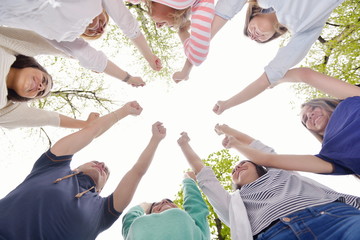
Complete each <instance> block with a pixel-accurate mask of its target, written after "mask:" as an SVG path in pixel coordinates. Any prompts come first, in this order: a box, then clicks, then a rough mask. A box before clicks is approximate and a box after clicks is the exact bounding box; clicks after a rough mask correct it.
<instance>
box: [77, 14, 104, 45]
mask: <svg viewBox="0 0 360 240" xmlns="http://www.w3.org/2000/svg"><path fill="white" fill-rule="evenodd" d="M102 13H104V14H105V16H106V26H107V25H108V23H109V14H108V13H107V12H106V11H105V10H103V11H102ZM96 17H97V16H96ZM85 31H86V30H85ZM103 34H104V32H103V33H101V34H96V35H93V36H88V35H86V34H85V32H84V33H83V34H81V35H80V37H82V38H83V39H86V40H96V39H99V38H100V37H101V36H102V35H103Z"/></svg>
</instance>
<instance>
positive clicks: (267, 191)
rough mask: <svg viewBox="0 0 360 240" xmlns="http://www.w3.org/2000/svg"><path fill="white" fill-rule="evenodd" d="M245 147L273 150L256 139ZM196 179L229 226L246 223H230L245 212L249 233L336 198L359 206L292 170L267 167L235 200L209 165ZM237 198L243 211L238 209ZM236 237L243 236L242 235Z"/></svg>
mask: <svg viewBox="0 0 360 240" xmlns="http://www.w3.org/2000/svg"><path fill="white" fill-rule="evenodd" d="M249 146H250V147H252V148H255V149H258V150H260V151H263V152H268V153H274V150H273V149H272V148H270V147H268V146H266V145H264V144H263V143H261V142H260V141H257V140H255V141H253V142H252V143H251V144H250V145H249ZM197 180H198V183H199V187H200V188H201V189H202V190H203V192H204V193H205V194H206V196H207V197H208V199H209V201H210V203H211V204H212V205H213V207H214V209H215V211H216V212H217V214H218V215H219V216H220V217H221V220H222V221H225V222H226V223H230V226H231V228H236V229H239V227H243V228H244V227H246V224H242V225H239V226H237V225H236V224H239V223H233V222H231V219H230V217H231V216H230V215H233V216H236V218H237V219H235V220H241V221H240V222H242V223H243V221H244V218H246V215H247V217H248V218H249V222H250V227H251V231H252V234H253V235H256V234H258V233H260V232H261V231H262V230H263V229H265V228H266V227H267V226H269V225H270V224H271V223H272V222H273V221H276V220H278V219H279V218H281V217H284V216H286V215H288V214H291V213H294V212H296V211H299V210H303V209H305V208H308V207H313V206H318V205H322V204H326V203H331V202H334V201H340V202H344V203H346V204H349V205H351V206H353V207H355V208H360V198H359V197H356V196H352V195H347V194H342V193H338V192H336V191H334V190H332V189H330V188H328V187H326V186H324V185H322V184H320V183H318V182H316V181H314V180H312V179H310V178H307V177H304V176H301V175H300V174H298V173H297V172H293V171H286V170H280V169H275V168H270V169H269V171H268V173H266V174H265V175H263V176H262V177H260V178H258V179H256V180H255V181H254V182H251V183H249V184H246V185H244V186H243V187H242V188H241V189H240V190H239V194H240V196H241V198H240V199H238V200H237V202H233V201H231V199H232V197H231V196H232V195H231V194H230V193H229V192H228V191H226V190H225V189H224V188H223V187H221V186H220V183H219V181H218V180H217V178H216V176H215V174H214V172H213V171H212V169H211V168H210V167H204V168H203V169H202V170H201V171H200V172H199V173H198V174H197ZM236 193H237V192H235V194H236ZM241 199H242V201H243V203H244V205H245V209H246V210H242V208H241V205H242V202H241ZM235 205H237V206H235ZM234 209H235V211H236V210H237V211H239V212H235V213H232V212H231V213H229V210H230V211H231V210H232V211H234ZM245 212H247V214H246V213H245ZM244 215H245V216H244ZM229 216H230V217H229ZM229 219H230V221H229ZM243 232H247V229H243ZM237 239H247V238H245V236H243V237H242V238H237Z"/></svg>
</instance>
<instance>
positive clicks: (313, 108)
mask: <svg viewBox="0 0 360 240" xmlns="http://www.w3.org/2000/svg"><path fill="white" fill-rule="evenodd" d="M340 101H341V100H339V99H332V98H315V99H312V100H310V101H308V102H306V103H303V104H302V105H301V113H300V117H301V123H302V124H303V125H304V126H305V127H306V128H307V129H308V130H309V131H310V132H311V133H312V134H313V135H314V136H315V137H316V138H317V139H318V140H319V141H320V142H322V140H323V136H324V132H325V128H326V126H327V124H328V122H329V119H330V117H331V115H332V113H333V112H334V110H335V108H336V107H337V105H338V104H339V103H340Z"/></svg>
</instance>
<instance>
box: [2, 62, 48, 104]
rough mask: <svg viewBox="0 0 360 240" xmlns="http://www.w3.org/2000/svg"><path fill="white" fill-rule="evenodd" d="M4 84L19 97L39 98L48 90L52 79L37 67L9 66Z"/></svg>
mask: <svg viewBox="0 0 360 240" xmlns="http://www.w3.org/2000/svg"><path fill="white" fill-rule="evenodd" d="M6 84H7V87H8V88H10V89H13V90H14V91H15V92H16V93H17V94H18V95H19V96H21V97H24V98H40V97H42V96H46V95H47V94H48V93H49V92H50V90H51V87H52V79H51V77H50V76H49V74H47V73H45V72H43V71H41V70H39V69H37V68H32V67H26V68H21V69H18V68H11V69H10V72H9V75H8V79H7V81H6Z"/></svg>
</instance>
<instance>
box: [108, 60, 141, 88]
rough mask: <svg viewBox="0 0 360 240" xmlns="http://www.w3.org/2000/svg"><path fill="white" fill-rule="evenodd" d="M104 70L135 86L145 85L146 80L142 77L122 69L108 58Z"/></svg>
mask: <svg viewBox="0 0 360 240" xmlns="http://www.w3.org/2000/svg"><path fill="white" fill-rule="evenodd" d="M104 72H105V73H106V74H108V75H110V76H112V77H114V78H117V79H120V80H122V81H124V82H126V83H128V84H130V85H131V86H133V87H143V86H145V82H144V81H143V80H142V79H141V77H133V76H131V75H130V74H129V73H128V72H126V71H124V70H122V69H121V68H120V67H118V66H117V65H116V64H115V63H113V62H112V61H110V60H108V61H107V64H106V68H105V70H104Z"/></svg>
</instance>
